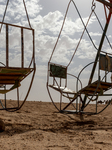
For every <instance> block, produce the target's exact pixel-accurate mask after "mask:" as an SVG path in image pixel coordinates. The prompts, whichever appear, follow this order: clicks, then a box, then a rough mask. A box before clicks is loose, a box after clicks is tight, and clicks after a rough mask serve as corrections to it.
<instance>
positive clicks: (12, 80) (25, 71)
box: [0, 0, 36, 112]
mask: <svg viewBox="0 0 112 150" xmlns="http://www.w3.org/2000/svg"><path fill="white" fill-rule="evenodd" d="M8 4H9V0H7V4H6V8H5V12H4V15H3V20H2V22H0V24H1V28H0V34H2V31H3V33H5V34H3V35H4V37H5V38H6V40H5V41H6V42H5V47H6V48H4V49H2V48H1V49H2V50H3V51H5V55H6V56H5V58H6V61H5V63H3V62H0V94H4V99H3V100H0V104H1V106H0V110H7V111H11V112H12V111H16V110H19V109H20V108H21V107H22V106H23V104H24V103H25V101H26V99H27V97H28V95H29V92H30V90H31V87H32V83H33V79H34V75H35V71H36V65H35V37H34V36H35V32H34V29H32V27H31V24H30V21H29V17H28V13H27V9H26V5H25V1H24V0H23V4H24V8H25V11H26V16H27V19H28V23H29V27H24V26H21V25H15V24H10V23H5V22H4V18H5V15H6V11H7V7H8ZM15 30H16V31H19V35H20V36H19V37H20V46H19V48H20V56H21V58H20V66H17V67H15V66H11V65H10V57H9V50H10V43H9V41H10V36H11V35H12V34H13V33H12V32H13V31H15ZM27 32H28V33H29V32H30V35H31V36H30V38H31V43H30V44H31V45H32V50H31V51H32V56H31V60H29V64H28V66H27V67H26V64H25V50H24V47H25V44H26V43H27V41H26V39H25V33H27ZM3 35H2V39H3V38H4V37H3ZM17 38H18V37H17V36H15V37H14V39H17ZM1 47H2V45H1ZM13 49H14V52H15V51H17V49H16V48H15V47H14V48H13ZM13 65H14V64H13ZM30 74H32V77H31V81H30V84H29V88H28V91H27V92H26V96H25V97H24V100H23V101H21V102H20V96H19V95H20V93H19V88H20V86H21V84H20V83H21V82H22V81H23V80H24V79H25V78H26V77H27V76H28V75H30ZM14 89H17V100H15V101H17V103H16V104H15V101H14V106H10V105H9V103H10V102H9V100H7V98H6V94H7V93H9V92H10V91H12V90H14Z"/></svg>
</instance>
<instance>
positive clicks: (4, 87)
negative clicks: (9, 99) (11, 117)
mask: <svg viewBox="0 0 112 150" xmlns="http://www.w3.org/2000/svg"><path fill="white" fill-rule="evenodd" d="M4 89H5V90H6V85H5V86H4ZM4 98H5V109H6V108H7V104H6V93H5V94H4Z"/></svg>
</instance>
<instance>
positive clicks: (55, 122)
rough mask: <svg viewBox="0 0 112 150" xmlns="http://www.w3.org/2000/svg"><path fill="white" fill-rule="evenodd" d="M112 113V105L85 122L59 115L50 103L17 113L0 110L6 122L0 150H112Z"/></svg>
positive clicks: (0, 135)
mask: <svg viewBox="0 0 112 150" xmlns="http://www.w3.org/2000/svg"><path fill="white" fill-rule="evenodd" d="M101 107H102V106H101ZM89 109H92V106H91V107H90V108H89ZM111 110H112V105H110V106H109V107H108V108H107V109H106V110H105V111H104V112H103V113H101V114H99V115H96V116H86V115H85V116H84V120H83V121H81V120H80V117H79V116H78V115H73V114H70V115H65V114H60V113H58V112H57V110H56V109H55V108H54V106H53V104H52V103H50V102H29V101H27V102H26V103H25V104H24V106H23V107H22V109H21V110H19V111H17V112H13V113H9V112H6V111H0V118H1V119H2V120H3V121H4V123H5V131H4V132H1V133H0V149H1V150H112V115H111V112H112V111H111Z"/></svg>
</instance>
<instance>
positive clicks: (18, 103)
mask: <svg viewBox="0 0 112 150" xmlns="http://www.w3.org/2000/svg"><path fill="white" fill-rule="evenodd" d="M17 101H18V108H19V88H18V87H17Z"/></svg>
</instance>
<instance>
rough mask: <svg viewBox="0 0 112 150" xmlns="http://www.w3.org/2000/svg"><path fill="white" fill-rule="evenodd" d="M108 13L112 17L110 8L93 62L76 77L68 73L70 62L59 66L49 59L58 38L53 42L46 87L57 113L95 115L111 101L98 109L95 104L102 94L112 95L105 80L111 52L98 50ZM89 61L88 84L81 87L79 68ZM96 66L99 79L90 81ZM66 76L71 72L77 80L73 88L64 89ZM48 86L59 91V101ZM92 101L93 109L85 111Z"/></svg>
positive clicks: (111, 66) (111, 64)
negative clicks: (89, 73) (74, 88)
mask: <svg viewBox="0 0 112 150" xmlns="http://www.w3.org/2000/svg"><path fill="white" fill-rule="evenodd" d="M98 1H99V0H98ZM71 2H73V4H74V5H75V3H74V1H73V0H71V1H70V2H69V4H68V7H69V5H70V3H71ZM102 3H103V2H102ZM110 3H111V5H112V2H110ZM110 3H109V5H108V4H107V2H106V3H105V2H104V3H103V4H104V7H106V6H107V5H108V7H110ZM93 5H94V4H93ZM68 7H67V11H68ZM75 7H76V5H75ZM111 7H112V6H111ZM67 11H66V15H67ZM93 12H94V10H92V13H93ZM66 15H65V18H66ZM110 16H111V10H109V15H108V22H106V25H105V28H104V32H103V35H102V38H101V42H100V44H99V48H98V51H97V55H96V58H95V61H94V62H92V63H89V64H87V65H86V66H85V67H84V68H83V69H82V70H81V71H80V72H79V74H78V76H77V77H76V76H74V75H72V74H69V73H68V72H67V69H68V66H69V65H67V66H62V65H58V64H55V63H52V62H51V58H52V55H53V53H54V50H55V47H56V45H57V43H58V40H57V42H56V45H55V47H54V49H53V52H52V54H51V57H50V60H49V62H48V77H47V90H48V94H49V97H50V99H51V101H52V103H53V104H54V106H55V108H56V109H57V110H58V111H59V112H60V113H72V114H88V115H96V114H99V113H101V112H102V111H104V110H105V109H106V108H107V107H108V106H109V104H110V103H111V101H112V99H110V100H109V101H108V103H107V104H106V105H104V107H102V108H100V109H99V104H98V103H99V102H100V101H99V97H103V96H104V97H111V96H112V93H110V90H111V89H112V83H111V81H107V80H108V79H107V76H108V74H109V73H111V72H112V54H110V53H107V52H103V51H101V48H102V45H103V41H104V38H105V37H106V38H107V36H106V31H107V27H108V24H109V21H110ZM65 18H64V21H65ZM63 24H64V22H63ZM83 24H84V22H83ZM87 24H88V22H87ZM87 24H86V25H85V24H84V27H85V28H84V31H85V30H86V31H87V28H86V27H87ZM62 28H63V25H62ZM62 28H61V31H62ZM61 31H60V33H59V36H58V39H59V37H60V34H61ZM83 33H84V32H83ZM83 33H82V36H83ZM107 40H108V39H107ZM79 44H80V41H79V43H78V45H79ZM75 52H76V50H75ZM74 54H75V53H74ZM74 54H73V56H74ZM72 58H73V57H72ZM71 60H72V59H71ZM70 62H71V61H70ZM69 64H70V63H69ZM91 64H93V69H92V71H91V75H90V79H89V82H88V85H87V86H85V87H82V82H81V80H80V75H81V73H82V71H83V70H84V69H85V68H87V67H88V66H90V65H91ZM96 65H98V80H96V81H94V82H92V79H93V76H94V73H95V70H96ZM101 71H103V72H104V76H103V77H102V79H101V74H100V72H101ZM68 75H71V76H73V77H75V78H76V80H77V81H76V91H74V90H71V89H68V88H67V76H68ZM58 79H59V80H58ZM50 80H51V81H52V84H50ZM62 80H64V86H62ZM79 83H80V87H81V88H80V89H79V90H78V84H79ZM74 84H75V82H74ZM50 89H54V90H55V91H58V92H59V93H60V99H59V101H58V104H57V102H55V101H54V99H53V96H52V94H51V93H52V91H50ZM108 91H109V93H108ZM63 97H66V98H67V99H68V100H69V102H68V103H66V102H65V103H64V101H63ZM91 102H94V106H95V107H94V108H95V109H94V110H92V111H89V112H88V111H87V110H86V108H87V106H89V104H91ZM101 102H102V101H101ZM71 106H72V109H69V107H70V108H71Z"/></svg>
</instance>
